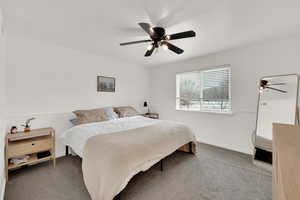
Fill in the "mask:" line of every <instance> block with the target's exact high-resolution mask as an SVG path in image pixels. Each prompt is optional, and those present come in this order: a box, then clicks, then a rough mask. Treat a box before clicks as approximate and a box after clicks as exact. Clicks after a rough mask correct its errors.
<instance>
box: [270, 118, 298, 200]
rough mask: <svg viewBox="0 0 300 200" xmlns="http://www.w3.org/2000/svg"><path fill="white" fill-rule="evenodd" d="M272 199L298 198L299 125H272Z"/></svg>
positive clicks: (292, 199) (295, 199) (290, 199)
mask: <svg viewBox="0 0 300 200" xmlns="http://www.w3.org/2000/svg"><path fill="white" fill-rule="evenodd" d="M272 190H273V200H298V199H300V126H294V125H286V124H274V125H273V180H272Z"/></svg>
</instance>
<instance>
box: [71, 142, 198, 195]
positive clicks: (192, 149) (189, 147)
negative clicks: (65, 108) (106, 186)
mask: <svg viewBox="0 0 300 200" xmlns="http://www.w3.org/2000/svg"><path fill="white" fill-rule="evenodd" d="M177 151H182V152H186V153H190V154H195V153H196V144H195V143H193V142H189V143H187V144H185V145H183V146H182V147H180V148H178V149H177ZM69 155H70V154H69V146H66V156H69ZM163 161H164V158H163V159H161V160H160V161H159V165H160V171H163V170H164V162H163ZM121 193H122V191H121V192H120V193H119V194H118V195H117V196H115V197H114V199H113V200H121Z"/></svg>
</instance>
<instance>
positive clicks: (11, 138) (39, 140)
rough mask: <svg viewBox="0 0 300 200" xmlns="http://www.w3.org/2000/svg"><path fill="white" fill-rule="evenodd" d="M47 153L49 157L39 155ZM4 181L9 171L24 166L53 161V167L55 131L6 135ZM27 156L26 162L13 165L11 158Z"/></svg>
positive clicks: (47, 129)
mask: <svg viewBox="0 0 300 200" xmlns="http://www.w3.org/2000/svg"><path fill="white" fill-rule="evenodd" d="M46 151H49V153H50V154H49V155H47V156H45V157H42V158H41V157H40V156H38V155H40V154H39V153H41V152H46ZM5 154H6V158H5V163H6V180H8V172H9V170H13V169H17V168H20V167H22V166H25V165H34V164H37V163H40V162H44V161H49V160H53V165H54V167H55V131H54V129H53V128H42V129H35V130H32V131H30V132H19V133H16V134H7V136H6V145H5ZM25 155H29V159H28V160H27V162H23V163H20V164H13V163H11V162H10V160H11V159H12V158H16V157H20V156H25Z"/></svg>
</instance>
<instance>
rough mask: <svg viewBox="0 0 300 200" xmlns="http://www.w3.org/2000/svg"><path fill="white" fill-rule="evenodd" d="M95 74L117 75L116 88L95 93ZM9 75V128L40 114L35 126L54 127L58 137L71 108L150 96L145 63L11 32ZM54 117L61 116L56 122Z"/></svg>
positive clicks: (126, 102) (133, 101)
mask: <svg viewBox="0 0 300 200" xmlns="http://www.w3.org/2000/svg"><path fill="white" fill-rule="evenodd" d="M104 51H105V49H104ZM97 75H103V76H112V77H115V78H116V92H115V93H103V92H102V93H99V92H97V91H96V90H97V87H96V86H97V85H96V80H97V79H96V78H97ZM7 77H9V78H8V79H7V99H8V109H9V116H8V118H9V122H8V124H9V126H11V125H13V124H14V123H15V124H16V125H19V124H20V123H21V122H24V121H23V120H25V119H26V118H27V117H30V116H37V117H38V119H37V120H36V121H33V123H32V125H33V126H32V127H33V128H37V127H41V126H44V125H51V126H54V127H55V128H57V129H59V131H57V134H58V135H59V134H60V133H61V132H62V131H63V127H64V128H67V127H68V126H69V125H70V124H69V122H68V119H67V118H66V117H65V116H68V117H70V116H71V115H70V112H71V111H73V110H76V109H86V108H98V107H104V106H119V105H133V106H135V107H136V108H137V109H139V108H140V107H141V105H142V104H143V102H144V101H145V100H147V99H148V70H146V69H144V68H143V67H140V66H137V65H134V64H131V63H128V62H125V61H120V60H117V59H116V58H109V57H101V56H99V55H92V54H88V53H84V52H80V51H77V50H73V49H69V48H65V47H62V46H58V45H55V44H52V43H47V42H43V41H37V40H32V39H28V38H24V37H19V36H15V35H8V36H7ZM60 113H63V114H60ZM56 116H63V118H60V117H59V118H57V120H54V118H55V117H56ZM59 120H60V121H59ZM58 148H59V149H60V150H61V148H60V147H59V146H58Z"/></svg>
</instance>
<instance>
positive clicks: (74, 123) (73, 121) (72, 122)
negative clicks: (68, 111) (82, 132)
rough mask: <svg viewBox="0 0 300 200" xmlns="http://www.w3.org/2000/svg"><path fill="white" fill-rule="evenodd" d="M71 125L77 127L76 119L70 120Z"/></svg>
mask: <svg viewBox="0 0 300 200" xmlns="http://www.w3.org/2000/svg"><path fill="white" fill-rule="evenodd" d="M70 122H71V124H73V125H74V126H76V125H78V119H77V118H73V119H70Z"/></svg>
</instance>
